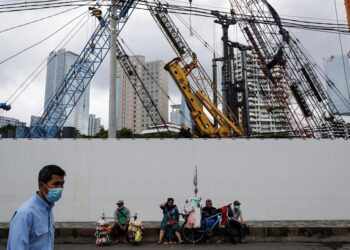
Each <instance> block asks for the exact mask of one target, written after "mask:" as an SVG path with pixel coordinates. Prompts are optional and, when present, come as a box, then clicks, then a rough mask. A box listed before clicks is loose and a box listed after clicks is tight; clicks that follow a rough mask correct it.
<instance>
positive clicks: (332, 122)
mask: <svg viewBox="0 0 350 250" xmlns="http://www.w3.org/2000/svg"><path fill="white" fill-rule="evenodd" d="M234 2H235V8H236V9H233V10H232V11H231V13H232V15H233V17H235V16H236V15H240V16H244V17H245V18H244V20H243V21H241V22H239V26H240V28H241V30H242V33H243V34H244V35H245V37H246V39H247V41H248V43H250V45H251V46H252V47H253V49H254V52H255V53H256V55H257V58H258V60H259V63H260V68H261V71H262V72H263V73H264V74H265V76H266V79H267V81H266V83H265V86H262V87H263V88H269V89H271V90H273V91H271V92H270V94H269V96H267V97H266V99H268V100H269V102H271V103H272V106H274V105H276V106H279V107H283V108H278V109H276V110H274V109H273V108H272V109H271V112H272V113H274V114H275V117H279V119H281V121H283V122H284V123H285V125H286V128H287V129H288V131H289V133H290V136H296V137H304V138H337V137H345V138H347V136H348V133H347V126H346V123H345V122H344V120H343V119H342V117H341V115H340V114H339V112H338V110H337V109H336V107H335V105H334V103H333V102H332V100H331V99H330V97H329V96H328V94H327V91H326V90H325V88H324V86H323V84H322V82H321V79H320V77H319V75H318V73H317V70H318V69H317V68H315V64H314V62H313V60H312V59H311V58H310V57H309V55H308V54H307V52H306V51H305V50H304V49H303V47H302V46H301V44H300V42H299V40H298V39H297V38H295V37H293V35H292V34H291V33H290V32H288V31H287V30H286V29H285V28H284V27H283V24H282V22H281V19H280V17H279V15H278V13H277V11H276V10H275V9H274V8H273V7H272V6H271V5H270V4H269V3H268V1H266V0H257V1H250V0H234ZM256 17H259V21H257V20H256ZM271 20H272V21H273V23H272V24H271ZM261 21H263V22H261Z"/></svg>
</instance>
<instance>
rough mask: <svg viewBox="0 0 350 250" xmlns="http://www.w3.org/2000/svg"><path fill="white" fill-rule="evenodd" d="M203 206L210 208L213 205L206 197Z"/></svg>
mask: <svg viewBox="0 0 350 250" xmlns="http://www.w3.org/2000/svg"><path fill="white" fill-rule="evenodd" d="M205 206H206V207H208V208H211V207H212V206H213V203H212V201H211V199H207V200H206V201H205Z"/></svg>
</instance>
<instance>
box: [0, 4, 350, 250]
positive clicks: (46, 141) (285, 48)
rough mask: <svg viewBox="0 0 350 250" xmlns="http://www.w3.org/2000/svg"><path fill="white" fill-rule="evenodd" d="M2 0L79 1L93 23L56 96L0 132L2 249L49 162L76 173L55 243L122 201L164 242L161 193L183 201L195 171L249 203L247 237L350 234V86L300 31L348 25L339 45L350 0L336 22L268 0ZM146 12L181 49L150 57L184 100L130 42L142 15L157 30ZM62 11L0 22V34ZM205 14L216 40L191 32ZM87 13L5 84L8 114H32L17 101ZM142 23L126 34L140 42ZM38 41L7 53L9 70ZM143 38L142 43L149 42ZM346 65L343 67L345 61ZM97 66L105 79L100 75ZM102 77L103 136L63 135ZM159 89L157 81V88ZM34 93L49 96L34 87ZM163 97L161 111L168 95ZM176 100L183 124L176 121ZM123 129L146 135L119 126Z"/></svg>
mask: <svg viewBox="0 0 350 250" xmlns="http://www.w3.org/2000/svg"><path fill="white" fill-rule="evenodd" d="M225 1H226V0H225ZM5 2H6V1H4V3H2V2H1V1H0V17H1V15H2V13H4V15H11V13H16V12H20V13H22V12H23V11H36V10H42V9H46V8H47V9H51V8H52V9H54V8H58V9H61V8H67V10H69V8H73V9H81V10H83V11H84V16H83V17H84V18H87V19H88V20H90V24H92V25H90V26H88V28H87V30H88V32H87V34H84V35H85V38H86V39H85V40H84V45H83V46H81V43H80V44H78V43H77V44H78V45H77V44H75V45H74V48H75V49H77V48H80V51H79V53H77V56H76V58H74V60H73V61H72V64H71V66H70V67H69V68H68V69H67V70H66V72H65V73H64V77H63V80H62V81H60V84H59V85H57V88H56V89H55V91H54V94H53V95H52V96H50V98H46V97H45V105H42V103H41V102H40V106H41V108H40V109H41V110H40V114H39V115H38V116H37V118H36V119H35V120H33V122H32V123H31V126H27V127H25V126H24V127H23V128H21V129H20V132H19V128H16V127H14V128H11V129H12V130H13V131H12V132H10V130H9V131H6V133H7V134H6V136H4V135H5V134H2V136H1V137H0V173H1V175H0V176H1V177H0V190H1V191H0V199H1V203H0V246H2V245H1V244H6V242H7V237H8V233H9V223H10V221H11V218H12V215H13V212H14V211H15V210H16V208H17V207H18V206H19V205H21V204H22V203H23V202H24V201H25V200H26V199H28V198H30V197H31V196H32V195H33V194H35V191H36V189H37V177H36V176H37V173H38V171H39V170H40V169H41V168H42V167H43V166H45V165H48V164H57V165H59V166H61V167H63V168H64V169H65V170H66V173H67V176H66V179H65V181H66V184H65V188H64V194H63V198H62V201H60V202H59V203H58V204H57V205H55V209H54V210H55V212H54V213H55V221H56V222H57V224H56V243H60V244H61V243H84V244H86V243H88V244H90V243H93V235H92V236H91V237H90V235H91V234H93V230H94V225H95V222H96V221H97V220H98V219H99V218H100V217H101V215H102V214H103V215H105V214H106V215H107V216H112V215H113V211H114V207H115V205H114V204H115V202H116V200H120V199H123V200H124V201H125V202H126V204H127V206H128V207H130V208H131V209H132V213H135V212H137V214H138V216H139V218H141V220H142V221H144V222H146V223H145V225H146V232H147V233H146V237H145V242H147V241H148V242H155V241H156V240H157V239H156V238H154V236H151V234H155V235H157V234H158V231H157V230H158V228H159V225H158V224H159V222H160V221H161V220H162V214H161V213H160V211H159V204H160V203H161V202H162V201H164V200H165V199H166V198H167V197H173V198H174V199H175V202H176V203H177V205H178V207H182V206H183V204H184V202H185V200H186V199H187V198H188V197H191V196H193V182H194V180H193V178H194V177H193V171H194V169H196V184H195V186H196V188H197V184H198V188H199V193H198V195H199V196H200V197H201V198H202V199H203V200H205V199H207V198H211V199H212V200H213V201H214V203H215V205H217V206H218V207H220V205H224V204H229V203H231V202H233V201H234V200H240V201H241V202H242V204H244V215H245V219H246V220H247V221H248V223H250V225H251V236H250V237H248V239H249V241H253V242H287V243H288V242H312V243H319V242H322V243H324V242H327V243H339V242H341V243H344V244H347V243H350V233H349V232H350V214H349V212H348V211H349V210H350V195H349V194H350V193H349V190H350V185H349V181H348V178H349V176H350V169H349V164H348V162H349V159H348V155H347V154H348V152H349V149H350V144H349V140H348V138H349V136H350V120H348V114H350V91H349V87H350V86H349V85H348V83H347V90H348V91H346V92H344V91H343V90H342V89H340V88H339V87H338V85H337V83H336V82H334V81H333V80H332V79H331V78H330V77H329V76H328V75H327V74H326V73H325V72H324V70H323V68H322V66H320V65H319V60H318V59H314V58H313V57H312V56H311V54H310V52H308V51H307V49H306V48H305V46H304V45H303V39H301V38H299V37H297V36H296V35H295V30H302V31H305V30H307V31H310V32H326V33H330V34H335V35H337V36H338V35H339V40H340V44H341V48H342V52H344V51H343V49H344V48H346V46H348V44H345V45H344V44H342V43H341V42H342V40H341V39H342V37H346V39H348V37H347V36H349V34H350V0H345V4H344V7H343V11H344V10H345V12H346V13H347V22H346V23H345V22H339V20H338V16H337V22H332V21H329V20H328V21H326V20H324V21H322V20H321V21H320V20H316V19H315V20H313V19H305V20H302V21H301V20H298V19H297V18H296V17H291V16H282V15H280V14H279V12H278V10H277V9H276V8H275V7H274V6H273V5H272V4H271V3H270V1H267V0H254V1H252V0H227V1H226V2H227V3H226V5H225V6H226V7H227V8H226V9H224V8H222V7H221V8H215V7H214V6H213V5H215V4H216V3H215V2H216V1H212V3H211V5H210V6H209V5H201V4H200V3H198V2H196V0H189V1H168V2H167V1H164V0H111V1H103V0H101V1H78V0H70V1H65V0H55V1H52V0H51V1H26V2H13V3H5ZM8 2H11V1H8ZM271 2H272V1H271ZM338 2H339V1H338ZM335 3H336V2H334V4H335ZM342 3H344V2H343V1H342ZM139 13H147V14H148V15H150V16H151V18H152V20H153V22H154V24H155V25H156V26H155V27H156V28H155V32H158V33H159V32H160V33H161V36H162V38H163V42H164V43H166V44H167V45H168V46H169V48H171V49H172V50H173V51H172V56H171V58H167V59H164V60H166V61H165V63H164V64H162V63H158V61H161V60H163V58H162V59H159V57H157V55H155V57H154V58H152V60H153V59H155V60H158V61H156V62H157V63H158V64H154V65H157V67H158V66H159V65H161V68H162V70H163V71H164V72H163V73H164V75H166V76H167V77H169V79H170V81H169V85H170V84H171V85H172V87H169V88H173V89H176V91H177V93H179V97H178V100H181V105H182V104H183V105H182V106H184V107H185V108H184V109H182V106H181V105H179V104H176V102H177V103H178V100H176V101H175V100H173V96H172V95H171V94H169V91H168V86H167V85H166V86H161V85H160V84H159V78H161V77H162V76H160V75H156V74H154V73H153V72H151V71H150V66H149V65H151V64H149V65H148V64H147V65H146V62H145V58H144V57H142V56H140V55H139V54H136V53H134V52H133V49H135V48H132V44H133V41H132V40H131V41H130V42H129V41H128V40H127V39H126V38H125V37H124V36H123V31H124V30H125V29H127V27H128V24H129V23H130V22H132V20H133V18H135V21H134V22H135V23H137V22H139V23H140V24H139V27H138V29H139V31H140V32H142V30H143V29H144V30H145V31H144V32H148V31H147V27H148V26H147V25H146V26H143V25H142V22H143V20H140V19H141V18H138V14H139ZM86 14H87V15H86ZM55 15H58V13H57V14H51V15H50V16H47V17H40V18H39V19H35V20H32V21H31V22H28V23H25V24H24V23H23V24H20V25H17V26H13V27H11V28H7V29H3V30H0V36H1V34H2V33H4V34H5V32H6V31H7V30H12V29H14V30H16V29H17V28H21V27H22V26H26V25H31V24H32V23H37V22H40V21H42V20H45V19H49V18H51V16H55ZM78 17H79V16H78ZM204 19H205V20H209V21H208V22H210V23H211V25H212V26H211V27H208V30H209V29H214V30H215V32H216V33H215V34H220V36H219V37H215V38H213V40H214V39H216V40H217V41H219V42H217V41H216V43H217V44H215V42H213V43H212V42H211V41H210V42H209V41H208V40H207V39H205V38H203V36H202V35H201V34H200V33H199V32H197V31H196V28H198V27H196V26H197V25H198V22H199V23H200V22H201V20H204ZM77 20H78V19H77ZM198 20H199V21H198ZM306 20H307V21H306ZM70 22H71V23H73V21H72V20H71V21H69V22H68V23H70ZM144 22H145V23H146V21H144ZM203 23H204V22H203ZM79 24H80V23H77V25H76V26H75V27H74V28H73V29H72V30H71V31H70V32H69V33H67V36H66V38H65V39H67V41H64V40H62V41H61V42H60V43H59V44H58V46H57V47H55V48H54V49H53V50H52V51H53V52H52V54H50V56H48V57H47V58H45V59H44V60H43V61H42V63H41V64H40V65H39V66H38V67H37V68H35V70H34V71H33V72H32V73H31V74H30V75H29V76H26V77H28V78H26V80H25V81H24V82H23V83H22V84H20V85H19V86H15V87H13V88H12V89H11V90H12V93H11V92H10V91H9V92H8V93H7V96H5V95H0V115H5V114H6V113H7V112H12V111H13V110H16V109H17V110H18V109H21V110H20V111H21V112H23V113H25V112H27V111H26V110H25V107H22V106H17V103H18V102H19V101H18V100H19V99H21V98H22V96H25V95H26V91H28V90H27V89H30V88H31V87H32V86H31V84H32V83H35V81H36V80H35V79H36V78H37V77H39V76H40V74H41V73H42V71H44V70H46V67H47V65H49V63H50V62H51V60H54V59H53V58H54V57H55V56H56V55H54V51H59V50H64V49H65V48H66V46H67V43H68V39H69V37H70V36H71V35H72V34H73V33H74V32H76V30H75V29H76V28H77V27H78V26H79ZM67 25H68V24H67ZM124 27H125V28H124ZM180 27H181V28H180ZM213 27H214V28H213ZM233 30H234V32H233ZM137 33H138V31H134V32H133V33H131V34H132V35H129V36H128V38H130V37H133V36H134V37H135V40H136V39H140V40H142V37H138V35H139V34H137ZM208 33H209V31H208ZM188 34H190V36H189V37H190V39H188V38H187V37H188ZM213 34H214V31H213ZM233 34H234V35H233ZM150 36H151V37H152V36H154V35H153V33H152V32H150ZM137 37H138V38H137ZM48 38H49V37H48ZM45 39H46V38H45ZM45 39H43V40H42V41H44V40H45ZM343 39H344V38H343ZM188 40H190V42H189V41H188ZM42 41H40V42H38V43H37V44H33V45H31V46H29V47H26V48H25V49H23V50H21V51H20V52H18V53H15V54H13V55H10V56H8V57H7V58H5V59H1V60H2V61H1V62H0V67H2V66H3V65H2V64H5V63H8V62H9V61H11V60H13V58H16V57H18V56H20V55H21V54H22V53H25V52H26V51H27V50H30V49H32V48H34V47H35V46H37V45H39V44H40V43H41V42H42ZM194 41H195V42H194ZM157 43H160V41H154V44H152V46H153V47H154V48H156V47H157ZM79 46H80V47H79ZM148 46H151V45H149V44H147V43H145V44H144V48H143V49H144V50H147V48H149V47H148ZM153 47H152V49H153V50H156V49H154V48H153ZM217 47H219V48H220V49H219V50H218V49H217ZM199 48H201V49H199ZM161 50H162V49H161V47H159V51H161ZM204 50H205V51H207V52H206V54H205V53H203V51H204ZM139 51H140V50H138V53H140V52H139ZM152 53H153V52H152ZM343 54H345V53H343ZM208 55H210V56H209V57H208ZM349 57H350V54H349ZM106 60H107V63H108V64H109V65H107V66H106V62H105V61H106ZM46 63H47V65H45V64H46ZM343 64H344V69H345V62H344V58H343ZM101 65H102V66H101ZM33 66H34V65H33ZM342 66H343V65H342ZM152 67H153V66H152ZM101 68H102V70H103V76H101V75H99V73H98V70H99V69H101ZM105 68H108V71H105ZM47 72H49V71H47ZM106 72H107V73H108V75H107V74H106ZM344 73H345V70H344ZM47 74H49V73H47ZM96 75H97V77H98V79H99V80H98V81H99V82H107V83H108V86H107V85H104V86H105V88H106V89H107V88H108V91H107V90H106V91H105V92H106V93H107V94H108V102H106V103H108V110H107V111H106V113H108V119H106V120H108V126H107V129H106V130H104V132H105V134H104V136H102V137H99V139H97V138H96V137H88V136H86V137H85V138H83V137H76V136H72V137H69V136H68V137H65V136H63V135H64V134H65V131H67V130H65V129H66V128H67V125H65V124H67V123H68V121H69V120H70V119H71V118H70V117H71V116H72V114H75V111H74V110H75V108H76V107H78V106H79V102H81V100H85V99H84V98H85V97H84V93H86V91H87V89H88V90H89V88H90V85H91V83H92V82H93V79H94V78H96ZM4 76H5V74H4ZM41 77H43V76H41ZM47 77H48V76H47ZM102 77H103V78H102ZM122 77H124V78H125V79H126V82H127V83H128V84H130V85H129V86H128V87H127V88H128V90H127V91H125V92H123V91H120V89H121V85H122V84H121V78H122ZM345 78H346V79H347V74H346V73H345ZM101 79H103V80H101ZM166 79H167V78H166ZM349 80H350V79H349ZM16 81H17V80H16ZM151 83H152V84H151ZM150 86H156V87H157V93H158V94H157V95H156V94H155V92H156V91H154V89H153V87H152V88H151V87H150ZM4 88H5V85H4ZM32 88H34V87H32ZM125 88H126V87H125ZM34 89H35V91H37V89H38V88H34ZM329 89H331V90H332V94H330V92H329ZM158 90H159V92H158ZM29 91H30V90H29ZM41 91H42V92H44V91H43V90H41ZM46 91H47V90H46ZM89 91H90V90H89ZM0 92H1V83H0ZM119 92H120V93H119ZM347 92H348V93H347ZM39 96H40V97H39ZM334 96H335V97H334ZM26 98H28V97H26ZM93 98H94V96H93V94H91V97H90V99H93ZM123 98H124V99H125V100H127V99H130V100H132V102H133V103H135V104H136V103H140V105H141V108H140V109H138V110H136V109H135V110H133V109H131V108H129V107H128V106H127V105H125V104H123V103H122V102H121V101H120V100H123ZM29 99H33V102H35V101H36V100H34V99H43V98H42V95H41V94H40V95H39V94H38V95H37V96H35V97H34V96H31V97H29ZM102 99H107V97H106V96H103V97H102ZM160 99H162V100H164V103H166V108H164V107H162V106H161V105H159V103H160V102H159V100H160ZM29 102H31V101H29ZM339 103H341V105H342V107H345V111H344V110H343V109H342V110H340V109H339V106H338V105H339ZM175 104H176V105H175ZM28 105H29V104H28ZM171 105H173V106H174V107H176V108H178V109H179V110H180V111H179V112H180V118H181V119H182V121H186V122H184V123H181V124H178V125H179V126H174V124H171V123H170V122H169V118H168V115H169V112H168V106H171ZM42 107H44V108H43V109H42ZM104 110H106V109H104ZM346 111H348V112H346ZM15 112H17V111H15ZM30 112H31V111H30ZM128 112H129V113H128ZM186 112H188V115H186ZM27 115H28V116H29V115H30V114H27ZM124 116H125V117H126V118H125V120H126V122H124V123H122V122H120V121H121V120H122V119H124ZM128 117H129V118H128ZM141 117H142V118H141ZM128 119H132V120H137V119H140V120H141V119H142V122H143V123H144V124H142V126H141V125H140V124H141V122H140V124H139V125H138V127H137V126H136V125H128V124H135V122H134V123H128V122H127V120H128ZM144 120H145V121H144ZM0 124H1V123H0ZM120 124H122V125H120ZM141 127H142V129H143V128H145V130H147V131H148V132H149V133H150V135H147V133H148V132H147V131H146V132H145V133H146V136H145V135H143V136H142V133H141V130H142V129H141ZM0 128H1V127H0ZM118 129H129V130H130V131H131V132H133V133H134V134H137V136H126V137H128V138H123V137H118ZM119 131H120V130H119ZM150 131H151V132H150ZM10 133H12V134H14V135H18V136H9V135H10ZM19 134H20V135H19ZM10 138H12V139H10ZM68 138H71V139H68ZM72 138H74V139H72ZM197 169H198V176H197ZM197 178H198V179H197ZM197 181H198V183H197ZM18 185H20V187H21V189H22V191H20V190H19V188H17V187H18ZM197 191H198V190H197ZM197 191H195V192H196V193H195V194H196V197H197ZM147 223H148V224H147ZM147 230H148V231H147ZM312 249H318V248H312ZM319 249H323V248H319ZM334 249H336V248H334ZM339 249H340V248H339ZM345 249H347V248H345Z"/></svg>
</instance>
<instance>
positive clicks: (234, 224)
mask: <svg viewBox="0 0 350 250" xmlns="http://www.w3.org/2000/svg"><path fill="white" fill-rule="evenodd" d="M240 206H241V203H240V202H239V201H238V200H236V201H234V202H233V209H232V208H231V206H229V207H228V213H227V215H228V221H229V224H228V226H229V228H230V231H231V241H232V243H236V242H235V239H234V236H233V233H232V232H233V229H236V230H237V231H238V234H239V237H240V242H241V243H243V244H246V243H247V241H246V240H245V236H246V223H245V222H244V220H243V216H242V211H241V209H240Z"/></svg>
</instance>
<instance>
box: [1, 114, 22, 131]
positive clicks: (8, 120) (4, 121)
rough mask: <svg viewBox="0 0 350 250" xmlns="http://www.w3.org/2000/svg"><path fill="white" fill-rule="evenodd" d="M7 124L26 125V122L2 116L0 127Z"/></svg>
mask: <svg viewBox="0 0 350 250" xmlns="http://www.w3.org/2000/svg"><path fill="white" fill-rule="evenodd" d="M7 125H11V126H15V127H25V126H26V123H25V122H21V121H20V120H18V119H15V118H11V117H5V116H0V128H1V127H4V126H7Z"/></svg>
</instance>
